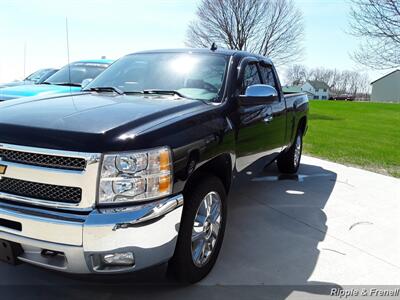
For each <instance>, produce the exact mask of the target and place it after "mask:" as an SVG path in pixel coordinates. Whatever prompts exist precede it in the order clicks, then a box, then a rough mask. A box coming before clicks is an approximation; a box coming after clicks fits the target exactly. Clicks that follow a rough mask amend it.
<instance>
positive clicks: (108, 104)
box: [0, 93, 209, 152]
mask: <svg viewBox="0 0 400 300" xmlns="http://www.w3.org/2000/svg"><path fill="white" fill-rule="evenodd" d="M205 107H209V105H207V104H205V103H203V102H202V101H199V100H189V99H183V98H179V97H175V96H161V95H159V96H156V95H149V96H144V95H118V96H115V95H114V96H113V95H112V94H109V95H108V96H107V95H105V94H96V93H79V94H75V95H63V96H58V97H47V98H42V97H41V98H39V97H31V98H24V99H17V100H13V101H7V102H3V103H1V104H0V144H1V143H9V144H17V145H25V146H34V147H44V148H50V149H65V150H74V151H90V152H104V151H114V150H121V147H122V148H125V147H128V146H127V145H122V144H126V142H127V140H128V141H129V138H128V139H127V138H126V137H133V136H135V135H137V134H140V132H143V131H145V130H147V129H149V128H151V127H154V126H156V125H158V124H160V123H162V122H165V121H168V120H170V119H171V118H175V117H179V116H182V115H184V114H186V113H193V112H195V111H197V110H199V109H202V108H203V109H204V108H205ZM117 148H118V149H117Z"/></svg>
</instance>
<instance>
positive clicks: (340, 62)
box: [0, 0, 389, 82]
mask: <svg viewBox="0 0 400 300" xmlns="http://www.w3.org/2000/svg"><path fill="white" fill-rule="evenodd" d="M294 1H295V4H296V5H297V7H298V8H300V10H301V11H302V13H303V17H304V23H305V37H304V39H303V40H304V45H303V46H304V48H305V53H304V57H303V59H302V60H301V61H299V63H301V64H304V65H306V66H307V67H326V68H337V69H339V70H344V69H346V70H356V71H360V72H368V73H369V76H370V79H371V81H372V80H374V79H376V78H379V77H380V76H382V75H384V74H386V73H389V70H386V71H373V70H367V69H365V68H364V67H361V66H359V65H357V64H356V63H355V62H353V61H352V60H351V58H350V55H349V54H350V53H352V51H354V50H355V49H357V45H358V43H359V41H358V40H357V39H355V38H354V37H352V36H350V35H348V34H347V33H346V31H348V29H349V26H348V22H349V18H348V13H349V8H350V4H349V2H348V0H294ZM199 2H200V0H141V1H140V0H113V1H109V0H80V1H78V0H0V82H6V81H12V80H15V79H22V78H23V77H24V76H27V75H29V74H30V73H32V72H34V71H35V70H37V69H39V68H45V67H58V68H59V67H62V66H63V65H65V64H67V62H68V56H67V47H66V26H65V23H66V17H67V18H68V28H69V55H70V61H71V62H72V61H76V60H80V59H94V58H100V57H101V56H106V57H107V58H111V59H118V58H119V57H121V56H123V55H125V54H128V53H132V52H135V51H139V50H148V49H162V48H180V47H184V46H185V45H184V41H185V34H186V29H187V26H188V24H189V22H190V21H191V20H193V19H195V12H196V8H197V6H198V4H199ZM24 49H25V51H24ZM24 53H25V54H26V55H25V56H24ZM24 57H26V59H25V68H24ZM284 71H285V70H284V67H280V68H279V69H278V72H280V74H281V77H282V76H284Z"/></svg>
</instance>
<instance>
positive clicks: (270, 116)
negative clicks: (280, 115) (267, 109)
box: [263, 115, 274, 124]
mask: <svg viewBox="0 0 400 300" xmlns="http://www.w3.org/2000/svg"><path fill="white" fill-rule="evenodd" d="M273 119H274V117H273V116H272V115H267V116H265V117H264V119H263V122H264V123H266V124H269V123H271V121H272V120H273Z"/></svg>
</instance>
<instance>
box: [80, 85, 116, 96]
mask: <svg viewBox="0 0 400 300" xmlns="http://www.w3.org/2000/svg"><path fill="white" fill-rule="evenodd" d="M84 91H95V92H98V93H101V92H115V93H117V94H118V95H123V94H124V92H123V91H122V90H120V89H119V88H117V87H114V86H97V87H91V88H89V89H84Z"/></svg>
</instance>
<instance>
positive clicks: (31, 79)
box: [0, 68, 58, 89]
mask: <svg viewBox="0 0 400 300" xmlns="http://www.w3.org/2000/svg"><path fill="white" fill-rule="evenodd" d="M57 71H58V69H50V68H49V69H40V70H37V71H36V72H34V73H32V74H31V75H29V76H28V77H26V78H25V79H23V80H16V81H12V82H7V83H0V89H1V88H6V87H10V86H18V85H25V84H27V85H28V84H29V85H30V84H41V83H42V82H43V81H45V80H46V79H47V78H49V77H50V76H51V75H53V74H54V73H55V72H57Z"/></svg>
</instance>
